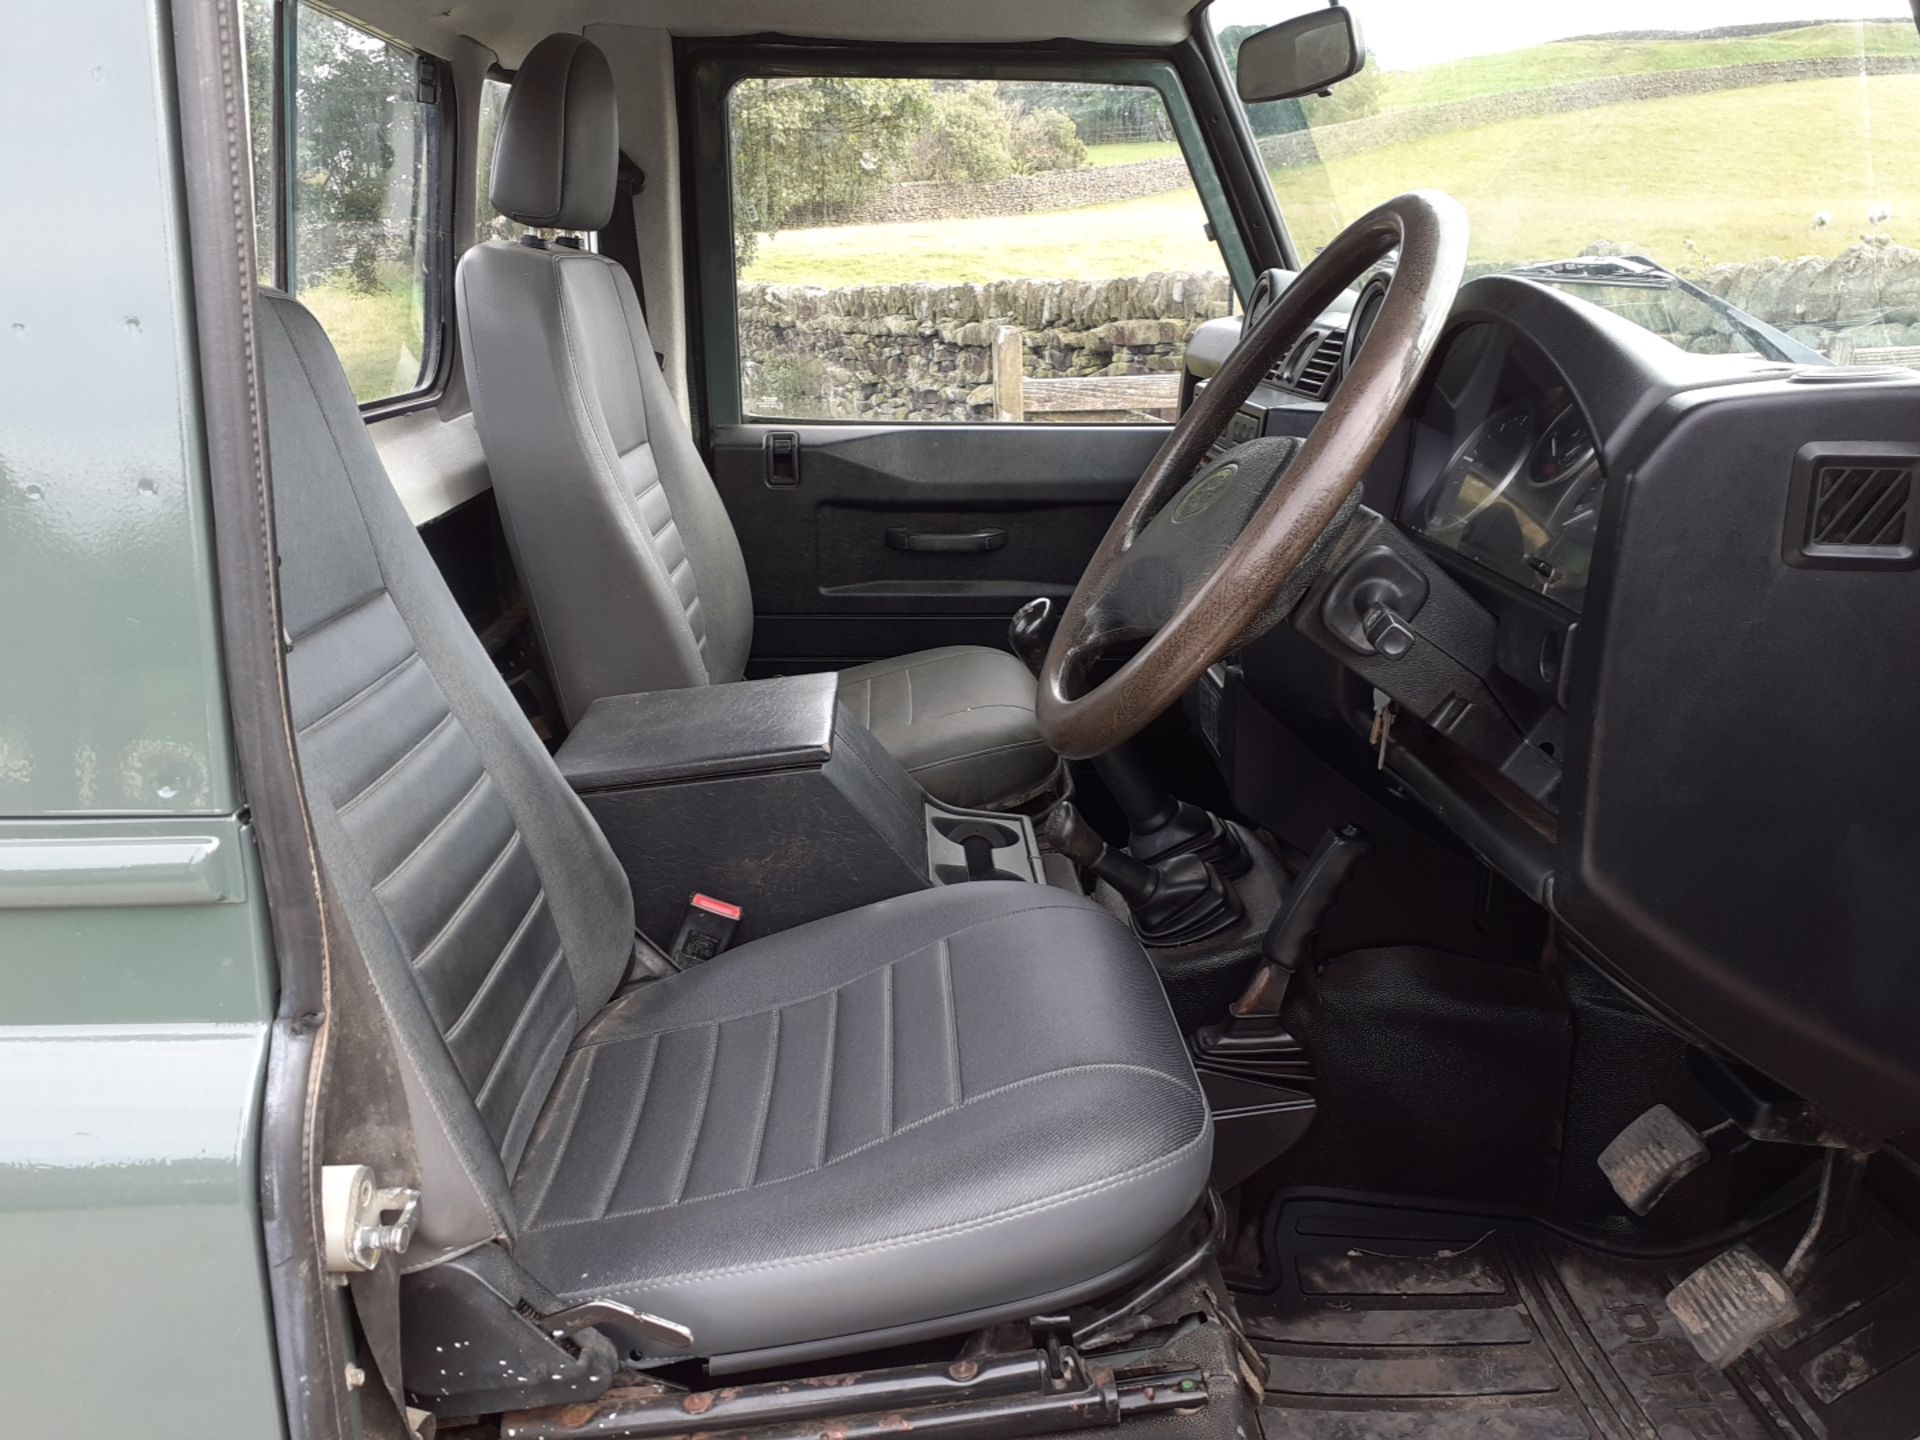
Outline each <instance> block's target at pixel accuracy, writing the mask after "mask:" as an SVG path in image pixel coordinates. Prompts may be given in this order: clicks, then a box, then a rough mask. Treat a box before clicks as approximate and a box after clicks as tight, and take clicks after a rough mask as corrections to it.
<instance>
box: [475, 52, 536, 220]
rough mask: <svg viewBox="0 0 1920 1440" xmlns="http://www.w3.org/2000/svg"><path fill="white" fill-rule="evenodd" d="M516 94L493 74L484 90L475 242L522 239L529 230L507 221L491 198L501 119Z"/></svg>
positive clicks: (477, 150) (479, 146)
mask: <svg viewBox="0 0 1920 1440" xmlns="http://www.w3.org/2000/svg"><path fill="white" fill-rule="evenodd" d="M512 93H513V85H512V83H511V82H510V81H506V80H501V79H499V78H498V77H496V76H492V75H489V76H488V77H487V78H486V81H485V82H484V83H483V84H482V85H481V87H480V143H479V144H478V145H477V146H476V147H475V152H476V153H475V156H474V158H475V159H476V160H477V161H478V163H479V166H480V169H479V172H478V176H477V180H476V183H475V186H474V202H473V229H474V236H473V238H474V241H475V242H476V243H478V242H480V241H482V240H518V239H519V238H520V237H521V236H522V235H524V234H526V233H527V227H526V226H524V225H521V224H518V223H516V222H515V221H512V220H509V219H507V217H506V216H504V215H502V214H501V213H500V212H499V211H498V210H496V209H494V208H493V201H492V200H491V199H490V198H488V191H489V190H490V189H491V188H492V180H493V150H494V147H495V146H496V145H498V144H499V143H500V120H501V117H502V116H504V115H505V114H506V113H507V96H509V95H510V94H512Z"/></svg>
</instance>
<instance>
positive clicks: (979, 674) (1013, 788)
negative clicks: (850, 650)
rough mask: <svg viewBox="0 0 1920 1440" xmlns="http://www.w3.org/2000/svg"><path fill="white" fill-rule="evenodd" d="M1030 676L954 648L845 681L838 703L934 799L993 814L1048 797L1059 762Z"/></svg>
mask: <svg viewBox="0 0 1920 1440" xmlns="http://www.w3.org/2000/svg"><path fill="white" fill-rule="evenodd" d="M1034 696H1035V686H1034V680H1033V676H1032V675H1031V674H1029V673H1028V671H1027V667H1026V666H1025V665H1023V664H1021V663H1020V661H1019V660H1017V659H1015V658H1014V657H1013V656H1012V655H1009V654H1008V653H1007V652H1006V651H1004V650H989V649H987V648H986V647H985V646H981V645H949V646H946V647H944V648H942V649H938V650H916V651H915V652H914V653H913V654H911V655H901V656H898V657H897V658H895V659H892V660H881V661H877V662H876V663H874V664H872V665H856V666H854V667H853V668H852V669H850V670H842V671H841V672H840V700H841V703H842V704H844V705H845V706H846V707H847V708H848V709H849V710H850V711H852V712H853V717H854V718H855V719H856V720H858V721H859V722H860V723H861V724H862V725H865V726H866V727H867V729H869V730H871V731H872V732H873V735H874V738H875V739H876V740H878V741H879V742H880V743H881V744H882V745H884V746H886V747H887V751H888V753H890V754H891V755H892V756H893V757H894V759H896V760H898V761H899V762H900V763H901V764H902V765H903V766H905V767H906V769H907V771H908V772H909V773H910V774H911V775H912V776H913V778H914V779H916V780H918V781H919V782H920V785H921V788H923V789H924V790H925V791H926V792H927V793H928V794H929V795H932V796H933V797H934V798H935V799H938V800H944V801H946V802H947V803H948V804H949V805H960V806H965V807H967V808H970V809H975V810H991V809H994V808H996V807H1000V806H1007V805H1016V804H1019V803H1020V802H1021V801H1023V800H1027V799H1030V798H1032V797H1033V796H1034V795H1036V794H1038V793H1039V792H1040V791H1042V790H1044V789H1045V788H1046V787H1047V785H1048V784H1049V783H1051V781H1052V780H1053V777H1054V775H1055V773H1056V772H1057V771H1058V769H1059V765H1060V762H1059V759H1058V758H1057V757H1056V756H1055V755H1054V753H1053V751H1052V750H1051V749H1050V748H1049V747H1048V745H1047V742H1046V741H1045V740H1042V739H1041V738H1040V727H1039V726H1038V725H1037V724H1036V723H1035V721H1034V718H1033V707H1034Z"/></svg>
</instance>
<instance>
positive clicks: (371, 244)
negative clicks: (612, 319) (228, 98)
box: [242, 0, 452, 405]
mask: <svg viewBox="0 0 1920 1440" xmlns="http://www.w3.org/2000/svg"><path fill="white" fill-rule="evenodd" d="M276 11H277V7H275V6H274V5H272V4H271V3H269V0H244V3H243V9H242V18H243V22H244V25H245V35H246V42H247V79H248V103H249V107H250V110H251V116H250V121H249V129H250V133H251V136H252V140H253V171H254V213H255V217H256V226H257V228H256V235H255V239H256V244H257V246H258V249H259V254H260V271H261V278H262V279H263V280H264V281H269V282H271V283H274V284H277V285H278V286H279V287H280V288H282V289H285V290H287V291H288V292H289V293H291V294H293V295H294V296H296V297H297V298H298V299H299V300H300V301H301V302H302V303H303V304H305V305H306V306H307V308H308V309H310V310H312V311H313V313H314V315H315V317H316V318H317V319H318V320H319V321H320V324H321V326H322V327H323V328H324V329H325V330H326V332H327V336H328V338H329V339H330V340H332V342H333V346H334V349H335V350H337V351H338V352H339V355H340V361H341V364H342V365H344V366H345V367H346V372H347V379H348V382H349V383H350V384H351V385H352V387H353V393H354V395H355V397H356V398H358V399H359V401H360V403H361V404H362V405H370V404H377V403H382V402H391V401H393V400H396V399H405V398H407V397H410V396H414V395H421V394H425V393H427V392H428V391H429V390H430V389H431V388H432V386H433V384H434V381H435V379H436V377H437V376H438V373H439V368H440V356H441V354H442V352H443V349H444V346H445V343H446V333H445V332H446V326H447V321H448V316H449V307H448V305H447V304H446V290H447V285H448V280H449V277H450V275H451V262H452V255H451V249H450V246H449V239H450V237H449V234H448V230H447V223H446V215H447V212H448V210H449V208H450V207H449V205H448V203H447V202H448V195H447V188H448V187H447V185H446V177H445V176H444V175H443V174H442V151H443V149H445V148H447V147H445V146H444V145H443V141H442V124H443V119H442V109H441V105H442V101H443V100H444V101H445V102H446V103H448V104H451V101H452V96H451V93H450V91H449V90H448V80H447V73H446V67H445V65H444V64H442V63H441V62H439V61H437V60H434V59H431V58H430V57H426V56H422V55H420V54H418V53H417V52H415V51H412V50H409V49H407V48H405V47H404V46H401V45H396V44H394V43H393V42H392V41H389V40H385V39H383V38H381V37H380V36H377V35H374V34H371V33H369V32H368V31H366V30H363V29H361V28H359V27H358V26H355V25H352V24H349V23H348V22H346V21H345V20H342V19H340V18H339V17H338V16H335V15H333V14H330V13H329V12H327V11H325V10H321V9H318V8H316V7H314V6H311V5H307V4H294V5H291V6H288V7H285V9H284V10H283V11H278V13H283V14H285V15H286V16H287V20H286V22H285V24H286V28H285V30H284V31H282V32H281V33H280V34H279V35H278V36H276V34H275V30H274V23H273V20H274V16H275V14H276ZM276 82H277V83H276ZM443 92H446V93H443Z"/></svg>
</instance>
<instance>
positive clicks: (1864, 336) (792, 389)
mask: <svg viewBox="0 0 1920 1440" xmlns="http://www.w3.org/2000/svg"><path fill="white" fill-rule="evenodd" d="M1632 251H1633V247H1632V246H1630V245H1621V244H1608V243H1604V242H1602V243H1597V244H1595V245H1592V246H1589V247H1588V253H1591V254H1621V253H1632ZM1476 268H1478V269H1485V268H1492V267H1476ZM1692 278H1693V279H1694V280H1695V282H1696V283H1698V284H1699V285H1700V286H1701V287H1702V288H1703V289H1706V290H1708V291H1710V292H1712V293H1713V294H1716V295H1720V296H1723V297H1725V298H1726V299H1728V300H1730V301H1732V302H1733V303H1734V304H1735V305H1738V306H1739V307H1741V308H1742V309H1743V310H1746V311H1747V312H1749V313H1750V314H1753V315H1756V316H1758V317H1759V318H1760V319H1762V320H1765V321H1767V322H1768V323H1769V324H1771V325H1775V326H1778V327H1779V328H1780V329H1782V330H1785V331H1787V332H1788V333H1789V334H1791V335H1792V336H1793V337H1794V338H1795V339H1798V340H1801V341H1803V342H1805V343H1806V344H1808V345H1811V346H1813V347H1814V348H1815V349H1817V350H1819V351H1821V352H1822V353H1824V354H1829V355H1833V356H1835V358H1838V359H1843V360H1844V359H1846V358H1848V357H1849V356H1853V355H1856V354H1857V356H1858V358H1860V359H1862V360H1900V361H1904V360H1905V359H1907V358H1908V357H1904V356H1887V355H1876V354H1874V353H1872V352H1874V351H1878V350H1883V349H1901V348H1906V347H1916V348H1920V250H1914V249H1909V248H1908V247H1906V246H1903V245H1894V244H1891V243H1884V242H1873V241H1868V242H1863V243H1862V244H1859V245H1856V246H1854V247H1853V248H1851V249H1849V250H1847V251H1845V252H1843V253H1842V254H1840V255H1838V256H1835V257H1833V258H1831V259H1821V258H1816V257H1806V258H1802V259H1797V260H1759V261H1754V262H1752V263H1750V264H1742V265H1716V266H1713V267H1711V268H1710V269H1707V270H1705V271H1702V272H1700V273H1699V274H1697V275H1695V276H1693V277H1692ZM1576 293H1578V294H1580V295H1581V297H1582V298H1584V299H1588V300H1592V301H1595V302H1596V303H1599V304H1602V305H1605V306H1607V307H1608V308H1610V309H1613V310H1616V311H1618V312H1620V313H1621V314H1624V315H1626V316H1627V317H1628V318H1630V319H1632V320H1634V321H1635V322H1636V323H1638V324H1640V325H1643V326H1645V327H1646V328H1647V329H1649V330H1651V331H1653V332H1654V333H1656V334H1658V335H1661V336H1664V337H1665V338H1666V339H1668V340H1670V341H1672V342H1673V343H1674V344H1676V345H1678V346H1680V347H1681V348H1682V349H1685V350H1691V351H1694V352H1696V353H1701V354H1718V353H1727V352H1732V351H1739V350H1747V349H1750V348H1751V345H1750V343H1749V342H1748V341H1746V340H1745V339H1744V338H1742V337H1740V336H1738V335H1736V334H1735V333H1734V332H1733V330H1732V329H1731V327H1729V325H1728V324H1727V322H1726V321H1725V320H1724V319H1723V318H1721V317H1720V316H1718V315H1717V314H1716V313H1715V312H1714V311H1713V310H1712V308H1711V307H1709V306H1707V305H1705V304H1703V303H1701V302H1699V301H1694V300H1689V299H1687V298H1686V297H1684V296H1678V295H1675V294H1672V293H1670V292H1665V291H1656V290H1636V289H1622V288H1617V287H1602V286H1582V287H1579V288H1578V290H1577V291H1576ZM1230 310H1231V293H1230V291H1229V288H1228V285H1227V280H1226V277H1225V276H1223V275H1205V274H1184V273H1183V274H1154V275H1144V276H1140V277H1138V278H1134V279H1124V280H1104V281H1097V282H1095V281H1072V280H1009V281H1001V282H998V283H995V284H991V285H864V286H857V287H852V288H848V289H840V290H821V289H814V288H811V287H807V286H799V285H750V286H746V287H744V288H743V289H742V290H741V292H740V335H741V351H742V354H743V356H744V357H745V362H746V365H745V377H744V379H745V384H744V393H745V395H746V397H747V403H748V409H749V410H750V411H752V412H753V413H756V414H762V415H775V416H784V417H789V418H793V419H806V418H819V419H864V420H984V419H990V418H992V416H993V413H994V395H993V385H992V380H993V353H992V346H993V338H994V334H995V333H996V332H997V331H998V330H999V329H1000V328H1001V327H1003V326H1007V325H1012V326H1015V327H1017V328H1018V329H1019V331H1020V334H1021V345H1022V353H1023V362H1024V363H1023V367H1022V374H1023V375H1024V376H1025V377H1026V378H1027V379H1032V380H1047V379H1064V378H1073V377H1090V376H1123V375H1150V374H1158V373H1170V372H1176V371H1178V370H1179V368H1180V357H1181V354H1182V352H1183V351H1184V349H1185V347H1186V343H1187V340H1188V338H1189V337H1190V336H1191V335H1192V334H1193V332H1194V330H1195V329H1196V328H1197V327H1198V326H1199V325H1201V324H1202V323H1203V322H1204V321H1207V320H1211V319H1213V318H1215V317H1216V316H1221V315H1226V314H1228V313H1230Z"/></svg>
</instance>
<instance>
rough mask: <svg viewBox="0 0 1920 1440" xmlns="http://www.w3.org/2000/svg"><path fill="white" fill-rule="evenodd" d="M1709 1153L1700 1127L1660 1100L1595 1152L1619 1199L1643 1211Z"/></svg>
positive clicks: (1688, 1173)
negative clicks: (1685, 1119)
mask: <svg viewBox="0 0 1920 1440" xmlns="http://www.w3.org/2000/svg"><path fill="white" fill-rule="evenodd" d="M1709 1158H1710V1152H1709V1151H1708V1149H1707V1142H1706V1141H1705V1140H1703V1139H1702V1138H1701V1136H1700V1132H1699V1131H1698V1130H1696V1129H1694V1128H1693V1126H1691V1125H1689V1124H1688V1123H1687V1122H1686V1121H1684V1120H1682V1119H1681V1118H1680V1117H1679V1116H1678V1115H1676V1114H1675V1113H1674V1112H1673V1111H1672V1110H1670V1109H1668V1108H1667V1107H1666V1106H1665V1105H1656V1106H1654V1107H1653V1108H1652V1109H1651V1110H1649V1111H1647V1113H1646V1114H1644V1115H1642V1116H1641V1117H1640V1118H1639V1119H1638V1120H1636V1121H1634V1122H1633V1123H1632V1124H1631V1125H1629V1126H1627V1128H1626V1129H1624V1130H1622V1131H1621V1132H1620V1133H1619V1134H1618V1135H1616V1136H1614V1137H1613V1141H1612V1143H1610V1144H1609V1145H1608V1146H1607V1148H1606V1149H1604V1150H1602V1151H1601V1152H1600V1168H1601V1170H1602V1171H1604V1172H1605V1173H1606V1177H1607V1180H1608V1182H1609V1183H1611V1184H1612V1186H1613V1193H1614V1194H1616V1195H1618V1196H1619V1197H1620V1202H1621V1203H1622V1204H1623V1205H1625V1206H1626V1207H1627V1208H1628V1209H1629V1210H1631V1211H1633V1213H1634V1214H1636V1215H1645V1214H1646V1213H1647V1212H1648V1211H1649V1210H1651V1209H1653V1207H1654V1206H1656V1205H1658V1204H1659V1203H1660V1201H1661V1200H1662V1199H1663V1198H1665V1196H1666V1193H1667V1192H1668V1191H1669V1190H1671V1189H1672V1188H1673V1187H1674V1186H1675V1185H1677V1184H1679V1183H1680V1182H1681V1181H1682V1180H1684V1179H1686V1178H1687V1176H1689V1175H1691V1174H1692V1173H1693V1172H1694V1171H1696V1170H1698V1169H1699V1168H1700V1167H1701V1166H1702V1165H1704V1164H1706V1163H1707V1161H1708V1159H1709Z"/></svg>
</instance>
